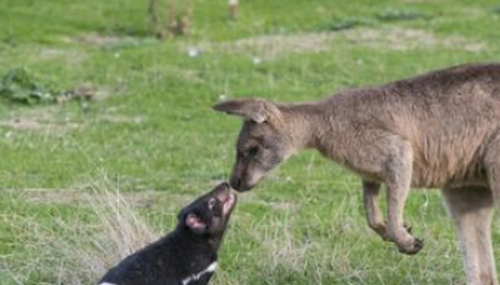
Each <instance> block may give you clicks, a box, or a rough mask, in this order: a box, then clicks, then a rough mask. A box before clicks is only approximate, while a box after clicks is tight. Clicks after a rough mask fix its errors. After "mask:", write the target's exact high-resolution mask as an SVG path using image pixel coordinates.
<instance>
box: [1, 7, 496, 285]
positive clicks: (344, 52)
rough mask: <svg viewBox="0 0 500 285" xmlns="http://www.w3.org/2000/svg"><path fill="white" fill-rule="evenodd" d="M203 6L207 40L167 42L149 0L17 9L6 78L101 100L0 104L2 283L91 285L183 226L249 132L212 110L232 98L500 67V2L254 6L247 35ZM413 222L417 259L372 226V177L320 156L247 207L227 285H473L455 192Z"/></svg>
mask: <svg viewBox="0 0 500 285" xmlns="http://www.w3.org/2000/svg"><path fill="white" fill-rule="evenodd" d="M191 3H192V5H193V18H192V29H191V34H190V35H189V36H184V37H178V38H175V39H167V40H158V39H156V38H154V37H153V36H152V32H151V28H150V27H149V26H148V20H147V17H146V16H147V14H146V10H147V3H146V1H134V0H108V1H101V0H86V1H70V0H51V1H42V0H16V1H8V0H0V77H2V78H5V76H6V75H7V74H9V72H12V71H13V70H24V72H25V73H26V74H28V76H29V77H30V78H31V80H33V81H35V82H36V83H37V84H40V85H43V86H50V89H51V90H57V91H54V92H56V93H57V92H59V93H60V92H62V91H64V90H73V89H75V88H78V87H81V86H89V87H88V88H90V89H92V92H91V93H92V97H93V98H92V100H91V101H90V102H86V101H77V100H73V101H70V102H67V103H62V104H33V105H25V104H19V103H15V102H14V101H12V100H9V99H8V98H2V96H1V95H0V191H1V192H2V193H1V195H0V284H1V285H14V284H26V285H28V284H30V285H34V284H57V285H63V284H66V285H68V284H72V285H78V284H85V285H90V284H93V282H96V281H97V280H96V279H97V278H98V277H99V276H100V274H102V273H103V271H104V270H105V268H106V267H108V266H109V265H111V264H112V263H113V262H116V261H117V259H118V258H120V257H123V256H124V255H125V254H126V253H128V252H130V251H131V250H133V249H134V248H137V246H140V245H142V244H144V243H146V242H148V241H151V240H152V239H155V238H157V237H159V235H161V234H162V233H164V232H167V231H168V230H169V229H171V228H172V226H173V225H174V223H175V217H176V214H177V211H178V210H180V208H182V206H183V205H184V204H185V203H187V202H188V201H190V200H191V199H193V198H194V197H196V196H197V195H198V194H200V193H202V192H204V191H207V190H209V189H211V187H212V186H214V185H215V184H216V183H217V182H219V181H222V180H224V179H226V178H227V177H228V175H229V172H230V169H231V166H232V163H233V158H234V153H233V145H234V141H235V139H236V135H237V131H238V130H239V125H240V123H241V122H239V121H238V120H237V119H235V118H232V117H228V116H224V115H222V114H217V113H215V112H213V111H212V110H211V108H210V107H211V105H212V104H214V103H215V102H217V101H218V100H220V99H221V98H236V97H244V96H258V97H263V98H268V99H272V100H275V101H306V100H315V99H320V98H323V97H325V96H328V95H329V94H333V93H334V92H336V91H338V90H341V89H345V88H351V87H356V86H366V85H374V84H381V83H385V82H387V81H390V80H396V79H402V78H405V77H409V76H413V75H416V74H418V73H421V72H424V71H428V70H432V69H436V68H442V67H447V66H451V65H456V64H462V63H467V62H477V61H488V62H489V61H499V60H500V29H499V28H498V27H499V25H500V4H498V1H488V0H481V1H468V0H460V1H452V0H401V1H387V0H382V1H368V0H356V1H332V0H315V1H305V0H289V1H279V0H266V1H264V0H252V1H246V0H242V1H241V3H240V11H239V12H240V14H239V18H238V20H237V21H234V22H231V21H228V19H227V1H222V0H220V1H219V0H217V1H207V0H192V1H191ZM193 52H197V53H199V54H198V55H197V56H190V53H191V55H192V53H193ZM1 88H2V87H1V84H0V90H1ZM47 88H48V87H47ZM0 94H1V93H0ZM4 97H5V96H4ZM406 220H407V221H408V223H409V224H411V225H412V226H413V231H414V233H415V234H416V236H418V237H421V238H423V239H424V240H425V248H424V250H423V251H422V252H421V253H420V254H418V255H416V256H412V257H408V256H404V255H401V254H399V253H398V252H397V249H396V248H395V246H393V245H392V244H388V243H384V242H383V241H381V240H380V239H379V238H378V236H376V235H375V234H374V233H372V231H371V230H370V229H369V228H368V226H367V225H366V222H365V220H364V212H363V209H362V206H361V191H360V181H359V180H358V179H357V178H356V177H355V176H353V175H352V174H350V173H348V172H347V171H345V170H343V169H341V168H339V167H337V166H335V165H334V164H333V163H331V162H329V161H327V160H325V159H324V158H322V157H321V156H320V155H319V154H317V153H315V152H303V153H301V154H300V155H298V156H296V157H294V158H292V159H291V160H290V161H289V162H288V163H287V164H285V165H283V166H282V167H281V168H279V169H278V170H277V171H275V172H274V173H273V174H272V175H270V177H268V178H267V179H266V180H265V181H264V182H263V183H261V184H260V186H259V187H258V188H257V189H255V190H254V191H252V192H249V193H245V194H244V195H240V204H239V206H238V209H237V210H236V212H235V214H234V216H233V220H232V223H231V228H230V230H229V232H228V235H227V239H226V241H225V244H224V246H223V249H222V251H221V253H220V269H219V270H218V272H217V274H216V277H215V279H214V281H213V284H228V285H229V284H231V285H237V284H269V285H271V284H273V285H274V284H276V285H281V284H287V285H292V284H296V285H299V284H300V285H303V284H304V285H305V284H329V285H330V284H356V285H358V284H370V285H371V284H464V283H465V276H464V273H463V269H462V260H461V259H462V257H461V253H460V251H459V250H458V244H457V242H456V240H455V236H454V232H453V228H452V225H451V222H450V220H449V219H448V217H447V214H446V210H445V208H444V207H443V205H442V202H441V199H440V197H439V192H437V191H414V192H413V194H412V195H411V196H410V198H409V202H408V205H407V207H406ZM498 224H499V223H498V219H497V220H496V222H495V226H494V242H495V248H498V246H497V245H499V244H500V227H498ZM497 257H500V251H498V250H497ZM497 260H498V258H497ZM497 263H498V262H497Z"/></svg>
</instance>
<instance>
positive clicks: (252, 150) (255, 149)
mask: <svg viewBox="0 0 500 285" xmlns="http://www.w3.org/2000/svg"><path fill="white" fill-rule="evenodd" d="M258 152H259V147H258V146H254V147H252V148H250V149H249V150H248V155H249V156H255V155H257V153H258Z"/></svg>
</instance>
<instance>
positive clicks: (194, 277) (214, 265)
mask: <svg viewBox="0 0 500 285" xmlns="http://www.w3.org/2000/svg"><path fill="white" fill-rule="evenodd" d="M215 269H217V262H212V264H210V265H209V266H208V267H207V268H206V269H205V270H203V271H201V272H200V273H198V274H193V275H191V276H189V277H187V278H186V279H183V280H182V285H188V284H189V283H190V282H191V281H197V280H199V279H200V278H201V277H202V276H203V275H205V274H207V273H212V272H214V271H215ZM101 285H102V284H101Z"/></svg>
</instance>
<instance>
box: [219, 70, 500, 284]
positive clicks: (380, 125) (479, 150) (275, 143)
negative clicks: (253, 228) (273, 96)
mask: <svg viewBox="0 0 500 285" xmlns="http://www.w3.org/2000/svg"><path fill="white" fill-rule="evenodd" d="M213 108H214V109H215V110H216V111H220V112H225V113H228V114H233V115H238V116H241V117H243V118H244V119H246V120H245V122H244V124H243V127H242V129H241V132H240V134H239V138H238V141H237V144H236V163H235V165H234V167H233V171H232V175H231V179H230V184H231V186H232V187H233V188H234V189H236V190H238V191H240V192H242V191H246V190H249V189H251V188H253V187H254V186H256V185H257V183H258V182H259V181H260V180H261V179H262V177H264V176H265V174H266V173H267V172H269V171H270V170H271V169H273V168H275V167H276V166H277V165H279V164H281V163H282V162H284V161H285V160H287V158H289V157H290V156H292V155H293V154H294V153H296V152H298V151H299V150H301V149H304V148H315V149H317V150H318V151H319V152H320V153H321V154H323V155H324V156H326V157H327V158H330V159H331V160H333V161H335V162H336V163H338V164H340V165H342V166H344V167H346V168H348V169H350V170H352V171H353V172H354V173H356V174H357V175H358V176H359V177H360V178H361V181H362V188H363V203H364V207H365V209H366V218H367V222H368V225H369V226H370V227H371V228H372V229H373V230H374V231H375V232H376V233H377V234H379V235H380V236H381V237H382V238H383V239H384V240H387V241H390V242H393V243H395V244H396V245H397V248H398V249H399V251H400V252H402V253H405V254H416V253H417V252H419V251H420V250H421V249H422V247H423V242H422V241H421V240H420V239H418V238H415V237H414V236H413V235H412V234H411V232H410V230H409V228H407V227H406V226H405V224H404V221H403V210H404V206H405V201H406V199H407V196H408V194H409V190H410V187H429V188H441V189H442V190H441V192H442V195H443V197H444V200H445V201H446V204H447V207H448V209H449V212H450V214H451V216H452V219H453V221H454V224H455V226H456V229H457V233H458V236H459V239H460V241H461V247H462V251H463V254H464V266H465V271H466V275H467V284H468V285H486V284H487V285H492V284H493V285H498V284H499V283H498V280H497V273H496V269H495V261H494V257H493V251H492V241H491V231H490V227H491V221H492V214H493V212H492V211H493V202H494V200H496V202H498V203H499V205H500V64H475V65H461V66H456V67H452V68H448V69H443V70H438V71H434V72H430V73H427V74H424V75H421V76H418V77H415V78H411V79H406V80H400V81H395V82H391V83H388V84H385V85H381V86H376V87H368V88H360V89H351V90H346V91H341V92H339V93H338V94H336V95H334V96H332V97H330V98H328V99H326V100H324V101H319V102H309V103H296V104H276V103H272V102H269V101H266V100H262V99H252V98H249V99H241V100H232V101H226V102H221V103H219V104H216V105H214V106H213ZM382 184H385V186H386V188H387V203H388V211H387V222H385V221H384V218H383V215H382V212H381V210H380V208H379V204H378V199H377V198H378V196H379V192H380V188H381V185H382Z"/></svg>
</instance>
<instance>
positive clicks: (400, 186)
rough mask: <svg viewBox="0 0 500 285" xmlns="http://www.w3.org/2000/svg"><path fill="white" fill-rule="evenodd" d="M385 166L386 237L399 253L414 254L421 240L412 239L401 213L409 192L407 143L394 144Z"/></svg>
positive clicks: (409, 154) (408, 146) (408, 145)
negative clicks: (396, 247) (394, 244)
mask: <svg viewBox="0 0 500 285" xmlns="http://www.w3.org/2000/svg"><path fill="white" fill-rule="evenodd" d="M389 147H390V148H391V153H390V155H389V157H388V159H387V161H386V165H385V182H386V186H387V210H388V214H387V236H388V238H389V240H390V241H392V242H394V243H396V245H397V246H398V249H399V251H400V252H402V253H405V254H416V253H417V252H419V251H420V250H421V249H422V247H423V246H424V244H423V242H422V240H420V239H417V238H414V237H413V236H412V235H411V234H410V233H409V231H408V230H407V229H406V228H405V226H404V222H403V212H404V207H405V203H406V199H407V197H408V194H409V192H410V186H411V175H412V164H413V152H412V148H411V145H410V144H409V143H408V142H405V141H400V142H398V143H396V142H394V144H392V145H391V146H389Z"/></svg>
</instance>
